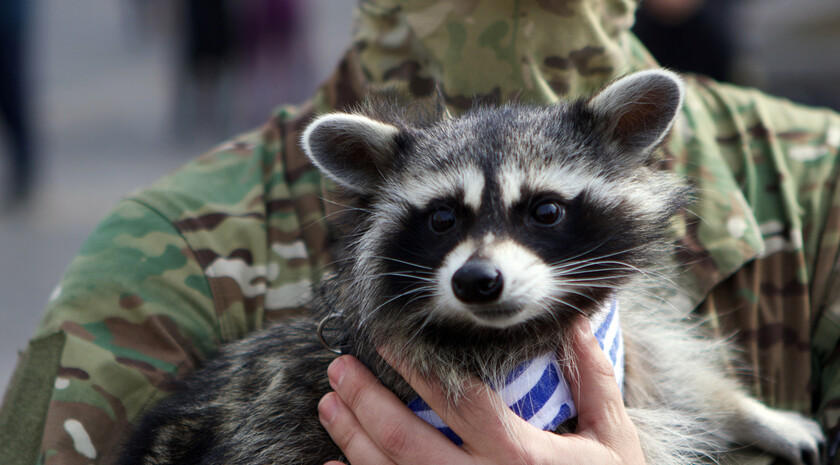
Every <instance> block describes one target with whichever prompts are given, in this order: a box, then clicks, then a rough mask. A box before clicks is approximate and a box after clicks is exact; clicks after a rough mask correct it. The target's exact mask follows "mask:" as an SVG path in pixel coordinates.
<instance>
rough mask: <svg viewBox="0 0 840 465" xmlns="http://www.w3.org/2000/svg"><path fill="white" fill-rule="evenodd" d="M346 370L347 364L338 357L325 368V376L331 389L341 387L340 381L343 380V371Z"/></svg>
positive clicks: (342, 358)
mask: <svg viewBox="0 0 840 465" xmlns="http://www.w3.org/2000/svg"><path fill="white" fill-rule="evenodd" d="M346 369H347V363H346V362H345V361H344V357H339V358H337V359H335V360H333V362H332V363H330V366H329V367H328V368H327V376H329V378H330V386H332V388H333V389H338V387H339V386H341V379H342V378H344V370H346Z"/></svg>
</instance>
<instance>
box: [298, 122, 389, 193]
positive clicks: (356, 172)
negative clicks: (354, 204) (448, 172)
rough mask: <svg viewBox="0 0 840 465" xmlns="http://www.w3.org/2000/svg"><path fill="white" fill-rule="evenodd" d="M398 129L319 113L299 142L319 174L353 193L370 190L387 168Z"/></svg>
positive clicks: (377, 123)
mask: <svg viewBox="0 0 840 465" xmlns="http://www.w3.org/2000/svg"><path fill="white" fill-rule="evenodd" d="M399 134H400V130H399V129H398V128H396V127H394V126H392V125H390V124H386V123H381V122H379V121H376V120H373V119H370V118H368V117H366V116H361V115H355V114H349V113H335V114H331V115H325V116H321V117H320V118H318V119H316V120H315V121H313V122H312V123H311V124H310V125H309V126H308V127H307V128H306V130H304V132H303V136H302V137H301V145H303V150H304V151H305V152H306V155H307V156H309V158H310V159H311V160H312V162H313V163H315V166H317V167H318V169H320V170H321V172H322V173H324V174H325V175H327V176H328V177H330V178H331V179H332V180H333V181H335V182H337V183H339V184H341V185H342V186H344V187H346V188H348V189H350V190H351V191H353V192H355V193H357V194H367V193H370V192H371V191H373V190H374V189H375V188H376V186H377V185H378V184H379V182H380V181H381V180H382V176H383V174H385V173H387V172H388V171H390V168H391V165H392V163H393V158H394V154H395V153H396V150H397V137H398V136H399Z"/></svg>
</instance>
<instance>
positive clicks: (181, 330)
mask: <svg viewBox="0 0 840 465" xmlns="http://www.w3.org/2000/svg"><path fill="white" fill-rule="evenodd" d="M217 318H218V317H217V315H216V312H215V307H214V305H213V299H212V295H211V291H210V288H209V285H208V282H207V279H206V277H205V276H204V271H203V269H202V267H201V265H200V264H199V263H198V261H197V259H196V255H195V254H194V253H192V251H191V249H190V247H189V246H188V245H187V243H186V241H185V240H184V238H183V237H182V235H181V234H180V232H179V231H178V230H177V229H176V228H175V227H174V226H173V224H172V223H171V222H170V221H169V220H167V219H166V218H165V217H163V216H162V215H160V214H159V213H158V212H157V211H155V210H154V209H152V208H150V207H149V206H147V205H145V204H143V203H141V202H138V201H136V200H125V201H122V202H120V203H119V204H118V205H117V206H116V208H115V209H114V210H113V211H112V212H111V213H110V214H109V215H108V216H107V217H106V218H105V219H104V220H103V221H102V222H101V223H100V224H99V225H98V226H97V228H96V230H95V231H94V232H93V233H92V234H91V236H90V237H89V238H88V240H87V241H86V242H85V244H84V245H83V246H82V248H81V250H80V251H79V253H78V255H77V256H76V257H75V258H74V259H73V261H72V263H71V264H70V266H69V267H68V270H67V272H66V273H65V275H64V277H63V278H62V280H61V281H60V283H59V286H58V287H57V288H56V290H55V291H54V292H53V295H52V297H51V299H50V302H49V305H48V308H47V312H46V314H45V316H44V320H43V321H42V322H41V324H40V326H39V328H38V332H37V334H36V335H35V336H34V337H33V340H32V341H31V342H30V344H29V347H28V349H27V351H26V352H25V353H24V354H23V355H22V356H21V358H20V361H19V363H18V366H17V369H16V371H15V375H14V378H13V379H12V381H11V383H10V385H9V388H8V390H7V392H6V395H5V399H4V403H3V407H2V409H0V437H2V438H4V440H3V441H2V443H0V456H2V457H4V458H3V459H2V460H0V461H2V462H3V463H4V464H15V465H17V464H20V465H24V464H25V465H32V464H34V463H40V462H45V463H59V462H60V463H108V462H109V458H110V457H112V456H113V455H114V454H115V453H116V452H117V449H118V447H117V446H118V445H119V443H120V440H121V437H122V436H123V435H124V434H125V433H126V432H127V431H129V430H130V425H129V424H130V422H131V420H132V419H133V417H134V416H135V415H137V414H138V412H140V411H142V410H143V409H144V408H145V407H147V406H148V405H149V404H151V403H152V402H153V401H154V400H155V399H157V398H160V397H161V396H163V395H164V394H165V393H166V391H165V389H164V388H165V386H166V385H167V384H168V383H170V382H171V381H172V380H174V379H175V377H176V376H178V375H179V374H183V373H185V372H187V371H189V370H191V369H192V368H193V367H194V366H195V365H197V363H198V360H199V359H200V358H202V357H203V356H204V354H206V353H207V352H209V351H211V350H212V349H213V348H214V347H215V344H217V343H218V340H219V336H218V324H217Z"/></svg>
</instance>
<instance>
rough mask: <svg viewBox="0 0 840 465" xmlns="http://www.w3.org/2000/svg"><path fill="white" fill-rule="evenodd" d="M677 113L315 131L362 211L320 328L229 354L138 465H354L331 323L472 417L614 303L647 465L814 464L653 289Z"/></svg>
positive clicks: (785, 416)
mask: <svg viewBox="0 0 840 465" xmlns="http://www.w3.org/2000/svg"><path fill="white" fill-rule="evenodd" d="M682 95H683V90H682V84H681V82H680V81H679V79H678V78H677V77H676V76H674V75H673V74H671V73H667V72H662V71H655V72H653V71H652V72H643V73H637V74H634V75H632V76H629V77H627V78H624V79H622V80H620V81H618V82H616V83H614V84H613V85H611V86H610V87H608V88H607V89H605V90H604V91H602V92H601V93H599V94H598V95H597V96H595V97H594V98H592V99H590V100H581V101H577V102H573V103H561V104H558V105H556V106H553V107H548V108H536V107H526V106H517V105H510V106H505V107H502V108H496V109H491V108H484V109H476V110H474V111H473V112H471V113H469V114H468V115H466V116H464V117H462V118H457V119H454V118H448V117H446V116H445V115H443V114H441V115H437V116H434V115H432V117H430V118H425V119H424V120H422V121H406V120H405V118H404V117H403V116H401V115H400V114H399V113H398V112H396V111H380V112H373V113H371V112H360V113H358V114H334V115H327V116H323V117H321V118H319V119H317V120H316V121H315V122H313V123H312V124H311V125H310V126H309V127H308V128H307V130H306V131H305V133H304V136H303V140H302V143H303V146H304V148H305V150H306V152H307V154H308V155H309V156H310V158H311V159H312V160H313V162H314V163H315V164H316V165H317V166H318V167H319V168H320V169H321V170H322V171H323V172H324V174H325V175H327V176H328V177H330V178H331V179H333V180H334V181H336V182H337V183H338V184H340V185H341V186H342V187H343V188H344V189H346V190H347V191H348V192H349V193H350V194H352V197H353V198H354V202H355V203H354V204H352V205H351V206H350V208H348V211H347V213H346V215H347V216H348V217H349V218H347V221H346V224H348V225H350V228H349V230H347V231H345V233H346V236H345V237H344V239H343V242H342V246H341V248H340V251H339V259H340V261H339V264H340V265H339V266H338V269H337V270H336V273H335V275H333V276H331V277H329V278H327V279H326V280H325V281H324V283H323V284H322V285H320V289H319V292H317V293H316V294H318V295H319V297H317V298H316V299H315V301H314V302H313V303H312V305H311V306H310V307H311V315H310V316H307V317H302V318H300V319H298V320H295V321H289V320H285V321H283V322H282V323H281V324H279V325H275V326H273V327H270V328H268V329H266V330H263V331H261V332H258V333H256V334H254V335H252V336H250V337H248V338H246V339H244V340H242V341H239V342H236V343H233V344H230V345H228V346H225V347H224V348H222V350H221V353H220V355H219V356H218V357H216V358H214V359H212V360H210V361H209V362H208V363H207V365H206V366H205V367H204V368H203V369H201V370H200V371H198V372H197V373H195V374H194V375H193V376H191V377H190V378H188V379H187V380H186V381H185V382H184V383H183V386H182V388H181V389H179V391H178V392H176V393H175V394H173V396H171V397H170V398H168V399H166V400H165V401H164V402H163V403H162V404H160V405H159V406H157V407H155V408H154V409H153V410H152V411H151V412H149V413H148V414H147V415H146V417H145V418H144V419H143V421H142V423H141V424H140V426H139V428H138V431H137V433H136V434H135V436H134V438H133V439H132V440H131V442H130V443H129V445H128V447H127V448H126V453H125V454H124V457H123V463H125V464H133V463H138V464H139V463H142V464H168V463H172V464H176V463H177V464H190V463H202V464H205V463H206V464H210V463H220V464H221V463H224V464H269V463H271V464H310V463H311V464H321V463H324V462H325V461H327V460H329V459H337V458H341V451H340V450H339V449H338V448H337V447H336V446H335V444H334V443H333V442H332V441H331V440H330V438H329V436H328V435H327V433H326V431H325V430H324V429H323V428H322V426H321V425H320V423H319V421H318V413H317V404H318V401H319V400H320V399H321V397H322V396H323V395H325V394H326V393H327V392H328V391H329V390H330V387H329V384H328V381H327V378H326V368H327V366H328V364H329V363H330V362H331V361H332V360H333V359H334V358H335V357H336V355H335V354H333V353H332V352H330V351H328V350H326V349H325V348H324V346H323V345H322V344H321V343H320V342H319V340H318V337H317V325H318V322H319V321H320V320H321V319H322V318H324V317H326V316H330V317H331V319H330V324H331V326H333V327H334V328H333V329H330V330H327V331H326V334H325V335H326V336H327V338H328V339H330V340H331V341H334V342H335V343H336V344H338V345H341V346H343V347H345V348H346V350H347V351H349V352H350V353H352V354H354V355H356V356H357V357H358V358H359V359H360V360H362V361H363V362H364V363H365V364H367V365H368V366H369V367H370V368H371V369H372V370H373V371H374V372H375V373H376V374H377V375H378V376H379V378H380V379H381V380H382V382H383V384H385V385H386V386H387V387H389V388H390V389H391V390H392V391H393V392H395V393H396V394H397V396H399V397H400V398H401V399H402V400H403V401H405V402H409V401H411V400H412V399H413V398H414V397H416V394H415V393H414V391H413V390H412V389H411V388H410V386H409V385H408V384H407V383H406V382H405V381H404V380H402V378H400V377H399V375H398V374H396V372H395V371H394V370H393V369H391V368H390V367H389V366H388V365H387V364H386V363H385V362H384V361H383V360H382V359H381V358H380V356H379V354H378V353H377V350H386V351H390V352H392V353H394V354H396V355H397V356H398V357H400V358H401V359H402V360H404V361H405V363H407V364H408V365H410V366H411V367H413V369H414V370H415V371H416V372H418V373H419V374H420V375H421V376H425V377H427V378H429V379H434V380H435V381H436V382H438V383H440V384H441V385H442V386H443V388H444V389H445V391H446V392H447V394H448V396H449V398H450V399H451V402H452V403H453V404H454V405H455V406H456V407H457V405H458V401H459V399H460V395H461V393H460V392H459V388H460V386H462V382H463V380H464V379H465V378H466V377H468V376H476V377H479V378H480V379H483V380H485V381H488V382H490V383H495V382H497V381H499V380H502V379H504V378H505V376H507V374H508V373H510V372H511V371H512V370H513V369H514V368H515V367H516V366H518V365H519V364H521V363H522V362H525V361H527V360H530V359H532V358H535V357H537V356H540V355H544V354H546V353H554V354H556V356H557V357H558V360H559V361H560V363H561V364H568V363H571V360H572V358H573V357H572V356H571V352H570V351H569V348H568V347H569V344H567V340H568V337H569V335H568V332H569V329H570V323H571V322H572V321H573V319H575V318H579V317H591V316H593V315H594V314H595V313H596V312H598V311H599V309H601V308H602V307H603V306H604V305H605V304H606V303H608V302H610V301H611V300H612V299H618V300H619V301H620V307H621V322H622V331H623V334H624V342H625V347H626V376H625V380H624V396H625V403H626V405H627V407H628V411H629V412H630V414H631V417H632V418H633V420H634V423H635V424H636V426H637V428H638V429H639V434H640V439H641V441H642V447H643V449H644V451H645V454H646V457H647V459H648V462H649V463H657V464H658V463H697V462H698V461H704V460H714V459H716V458H718V457H719V455H720V454H722V453H724V452H725V451H727V450H729V449H731V448H732V447H733V444H742V445H756V446H758V447H761V448H764V449H766V450H769V451H771V452H773V453H775V454H779V455H781V456H783V457H786V458H788V459H790V460H792V461H794V462H797V461H806V462H810V461H813V460H816V457H817V451H818V447H819V442H820V441H821V433H820V432H819V428H818V427H817V426H816V424H814V423H812V422H810V421H808V420H805V419H804V418H802V417H800V416H798V415H795V414H790V413H784V412H778V411H773V410H770V409H768V408H766V407H764V406H763V405H761V404H759V403H758V402H756V401H755V400H753V399H751V398H749V397H747V396H746V395H745V394H744V393H743V391H742V390H741V388H739V387H738V386H737V383H735V382H734V381H733V380H732V379H731V378H730V377H728V375H726V371H727V366H728V365H729V363H730V360H729V359H728V358H727V355H726V351H725V350H724V347H722V345H721V344H720V343H719V342H716V341H713V340H710V339H707V338H704V337H701V336H699V335H697V334H695V333H694V332H693V330H691V329H690V328H689V326H688V325H687V324H686V323H685V322H684V321H683V317H684V315H679V314H677V313H676V312H675V311H674V310H673V309H672V308H671V307H670V306H669V305H668V304H667V302H664V301H663V300H662V299H661V298H658V297H656V296H648V295H647V292H646V291H645V292H639V291H638V290H636V288H638V286H640V283H641V282H642V281H657V280H659V279H665V278H664V277H663V278H660V272H661V271H663V269H664V268H663V263H664V262H665V261H667V259H668V256H669V252H670V246H669V244H670V242H671V240H670V239H669V230H670V229H671V228H670V226H671V220H672V217H673V216H674V215H675V214H676V213H677V212H679V211H680V210H681V209H682V208H683V207H684V206H685V205H686V204H687V202H688V201H689V199H690V195H691V194H690V189H689V188H688V187H686V184H685V183H684V182H683V180H681V179H680V178H679V177H677V176H676V175H674V174H672V173H669V172H666V171H664V170H660V169H658V165H657V159H656V157H655V155H654V151H655V148H656V147H657V146H658V145H659V144H660V143H661V141H662V139H663V138H664V137H665V135H666V134H667V133H668V131H669V130H670V128H671V126H672V124H673V121H674V119H675V118H676V117H677V114H678V111H679V108H680V106H681V102H682ZM631 287H632V289H631ZM584 394H585V393H584ZM561 428H562V427H561Z"/></svg>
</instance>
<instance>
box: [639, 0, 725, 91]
mask: <svg viewBox="0 0 840 465" xmlns="http://www.w3.org/2000/svg"><path fill="white" fill-rule="evenodd" d="M733 3H734V2H733V0H643V1H642V2H641V3H640V4H639V10H638V11H637V13H636V24H635V26H633V32H635V33H636V36H638V37H639V39H641V41H642V42H643V43H644V44H645V46H647V48H648V50H650V52H651V53H652V54H653V56H654V57H655V58H656V59H657V61H659V64H661V65H662V66H664V67H666V68H670V69H673V70H676V71H681V72H692V73H700V74H704V75H706V76H710V77H712V78H714V79H716V80H718V81H728V80H730V76H731V69H732V59H733V56H734V40H733V37H732V29H731V22H730V21H731V13H732V11H731V8H732V4H733Z"/></svg>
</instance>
